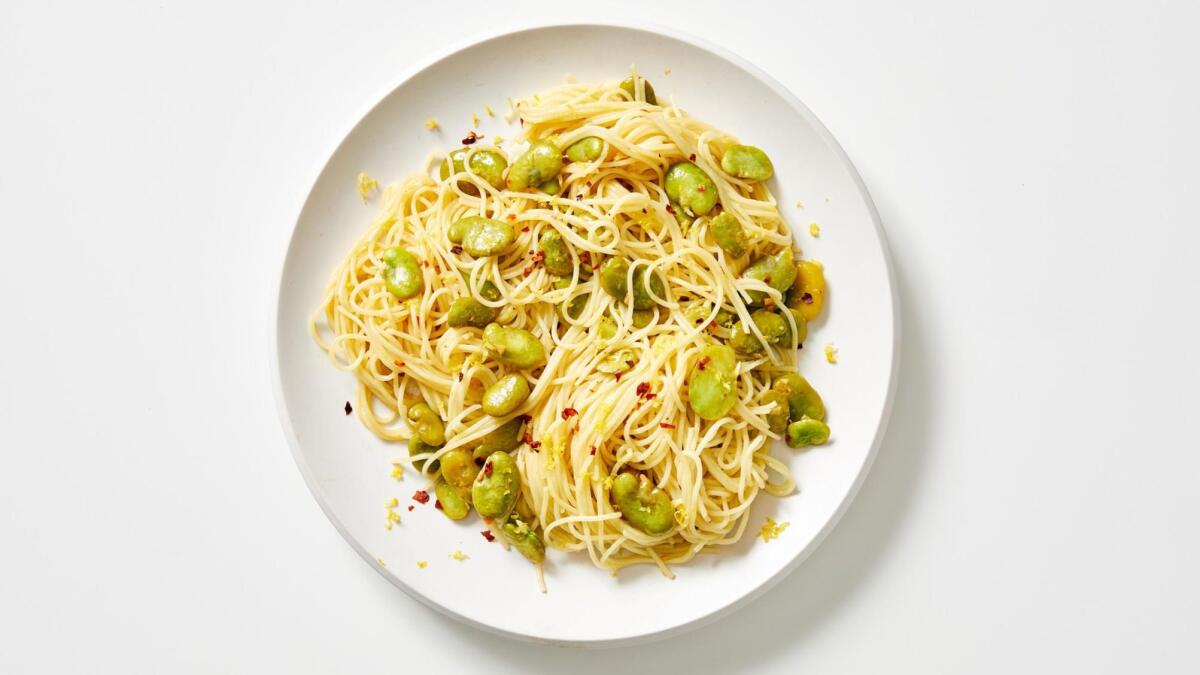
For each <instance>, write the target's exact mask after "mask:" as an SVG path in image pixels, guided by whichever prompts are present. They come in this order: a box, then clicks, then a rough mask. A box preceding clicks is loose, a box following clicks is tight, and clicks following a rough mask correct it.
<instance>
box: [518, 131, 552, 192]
mask: <svg viewBox="0 0 1200 675" xmlns="http://www.w3.org/2000/svg"><path fill="white" fill-rule="evenodd" d="M562 165H563V161H562V150H559V148H558V145H556V144H555V143H554V141H552V140H550V139H543V140H540V141H534V142H532V143H530V144H529V149H528V150H526V151H525V152H524V153H523V154H522V155H521V156H520V157H518V158H517V160H516V161H515V162H513V163H512V166H511V167H509V170H508V187H509V188H510V189H512V190H524V189H526V188H528V187H531V186H533V187H536V186H538V185H541V184H542V183H545V182H546V181H548V180H550V179H552V178H557V177H558V174H559V172H560V171H562Z"/></svg>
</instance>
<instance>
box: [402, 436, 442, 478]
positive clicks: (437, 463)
mask: <svg viewBox="0 0 1200 675" xmlns="http://www.w3.org/2000/svg"><path fill="white" fill-rule="evenodd" d="M437 449H438V446H434V445H427V444H426V443H425V442H423V441H422V440H421V438H420V437H419V436H413V437H412V438H410V439H408V456H409V457H416V456H417V455H424V454H426V453H430V452H437ZM425 464H426V460H423V459H418V460H414V461H413V466H415V467H417V471H421V472H424V471H425V470H426V467H425ZM441 466H442V463H441V460H437V459H435V460H433V461H432V462H429V467H428V470H429V471H432V472H437V470H438V469H440V468H441Z"/></svg>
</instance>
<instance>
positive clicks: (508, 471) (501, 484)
mask: <svg viewBox="0 0 1200 675" xmlns="http://www.w3.org/2000/svg"><path fill="white" fill-rule="evenodd" d="M520 496H521V478H520V475H519V474H518V471H517V461H516V460H515V459H513V458H512V456H511V455H509V454H508V453H507V452H493V453H492V454H490V455H488V458H487V460H486V461H484V463H483V470H481V471H480V472H479V475H478V476H476V477H475V483H474V484H473V485H471V502H472V503H474V504H475V510H476V511H479V515H481V516H483V517H484V518H491V519H493V520H503V519H504V518H506V517H507V516H508V514H509V513H510V512H512V510H513V506H515V505H516V503H517V497H520Z"/></svg>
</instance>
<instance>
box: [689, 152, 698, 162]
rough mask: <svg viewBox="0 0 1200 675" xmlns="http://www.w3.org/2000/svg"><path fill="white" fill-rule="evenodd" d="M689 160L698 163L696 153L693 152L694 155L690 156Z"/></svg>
mask: <svg viewBox="0 0 1200 675" xmlns="http://www.w3.org/2000/svg"><path fill="white" fill-rule="evenodd" d="M688 160H689V161H692V162H694V161H696V153H694V152H693V153H692V154H690V155H688Z"/></svg>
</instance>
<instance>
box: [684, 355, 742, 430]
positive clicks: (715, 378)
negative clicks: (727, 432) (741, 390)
mask: <svg viewBox="0 0 1200 675" xmlns="http://www.w3.org/2000/svg"><path fill="white" fill-rule="evenodd" d="M736 401H737V357H736V356H735V355H734V353H733V349H731V348H729V347H727V346H725V345H709V346H708V347H705V348H704V349H703V350H701V351H700V355H699V357H698V359H697V360H696V364H695V365H694V366H692V373H691V375H690V376H689V378H688V403H689V404H690V405H691V406H692V410H694V411H696V414H697V415H699V416H700V417H701V418H703V419H706V420H716V419H720V418H721V417H723V416H724V415H725V413H727V412H729V409H730V408H732V407H733V404H734V403H735V402H736Z"/></svg>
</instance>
